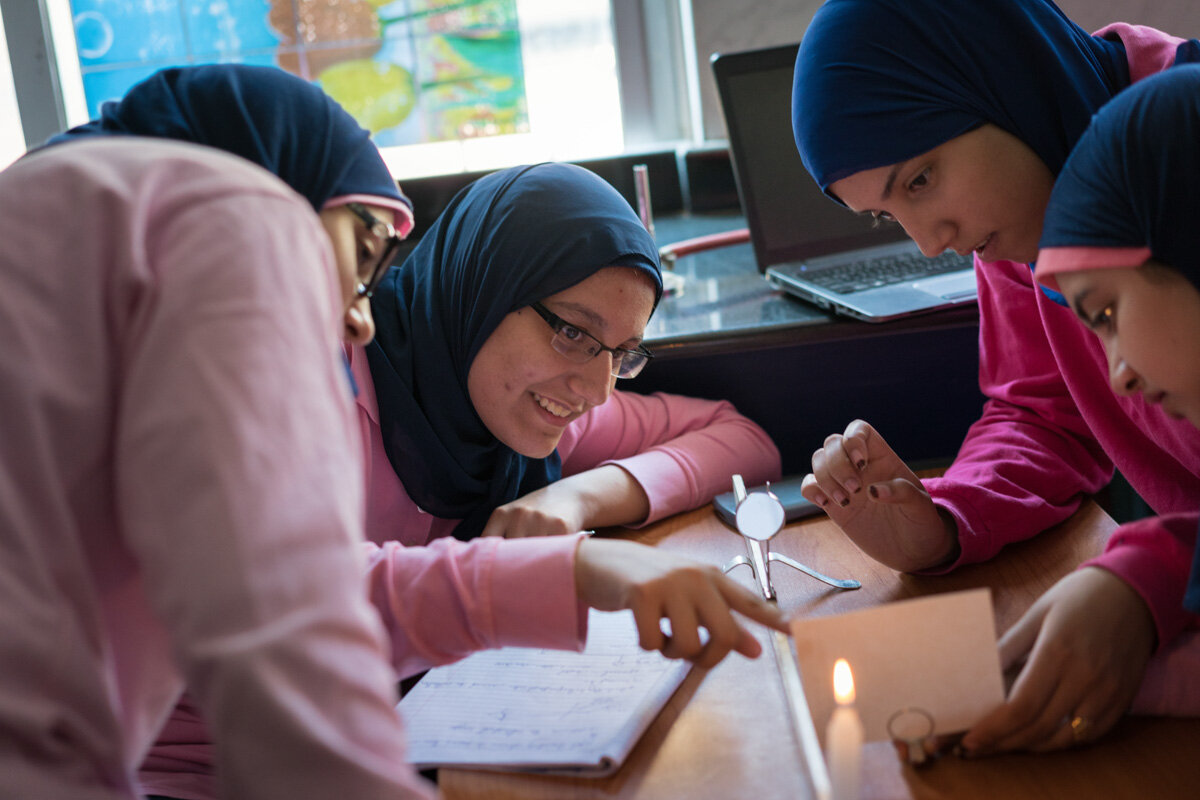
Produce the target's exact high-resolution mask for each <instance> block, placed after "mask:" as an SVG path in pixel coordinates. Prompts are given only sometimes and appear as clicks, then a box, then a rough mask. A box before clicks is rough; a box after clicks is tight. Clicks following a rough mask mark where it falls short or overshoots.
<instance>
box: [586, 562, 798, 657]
mask: <svg viewBox="0 0 1200 800" xmlns="http://www.w3.org/2000/svg"><path fill="white" fill-rule="evenodd" d="M575 582H576V586H577V591H578V594H579V598H580V600H582V601H583V602H584V603H585V604H586V605H588V606H589V607H591V608H596V609H599V610H601V611H618V610H621V609H626V608H629V609H632V610H633V616H634V619H635V620H636V621H637V628H638V636H639V641H640V644H641V646H642V648H643V649H645V650H660V651H662V653H663V655H665V656H667V657H668V658H686V659H688V660H690V661H692V662H694V663H695V664H696V665H697V666H700V667H711V666H713V665H715V664H717V663H718V662H719V661H720V660H721V659H723V658H724V657H725V655H726V654H727V653H728V652H729V651H730V650H736V651H737V652H739V653H741V654H742V655H744V656H747V657H749V658H755V657H757V656H758V655H759V654H760V653H761V652H762V646H761V645H760V644H759V643H758V640H757V639H755V638H754V636H753V635H752V634H751V633H750V632H749V631H748V630H746V628H745V627H743V625H742V623H741V622H739V621H738V619H737V618H736V617H735V616H734V614H733V612H734V611H737V612H738V613H740V614H744V615H745V616H747V617H749V618H750V619H752V620H755V621H756V622H761V623H762V624H764V625H767V626H769V627H772V628H775V629H776V630H780V631H785V632H786V631H787V625H786V623H785V621H784V618H783V614H782V613H781V612H780V610H779V608H778V606H776V605H774V604H772V603H768V602H766V601H765V600H763V599H761V598H760V597H759V596H758V595H756V594H754V593H753V592H751V591H750V590H749V589H747V588H746V587H744V586H742V585H741V584H739V583H736V582H734V581H732V580H730V579H729V578H727V577H725V576H724V575H723V574H721V571H720V570H719V569H717V568H716V567H713V566H709V565H705V564H700V563H698V562H695V561H692V560H690V559H687V558H684V557H682V556H679V555H676V554H674V553H670V552H667V551H664V550H658V549H656V548H654V547H648V546H645V545H640V544H635V543H634V542H626V541H620V540H616V539H583V540H582V541H581V542H580V543H579V551H578V554H577V556H576V560H575ZM662 619H667V620H669V621H670V623H671V635H670V636H667V635H666V634H664V633H663V631H662V629H661V627H660V620H662ZM701 627H704V628H705V629H707V630H708V642H706V643H704V642H702V641H701V638H700V630H699V629H700V628H701Z"/></svg>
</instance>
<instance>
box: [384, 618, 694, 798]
mask: <svg viewBox="0 0 1200 800" xmlns="http://www.w3.org/2000/svg"><path fill="white" fill-rule="evenodd" d="M690 668H691V665H690V664H689V663H688V662H686V661H672V660H669V659H666V658H664V657H663V656H662V655H660V654H658V653H656V652H646V651H644V650H642V649H641V648H640V647H638V637H637V631H636V628H635V626H634V621H633V614H632V612H628V611H623V612H616V613H602V612H598V611H595V610H593V611H592V612H591V614H590V616H589V618H588V642H587V648H586V650H585V651H584V652H583V653H573V652H564V651H561V650H536V649H527V648H515V647H506V648H504V649H502V650H487V651H484V652H480V653H476V654H474V655H472V656H470V657H468V658H466V659H464V660H462V661H459V662H458V663H456V664H451V665H449V666H445V667H438V668H436V669H432V670H430V671H429V672H428V673H427V674H426V675H425V676H424V677H423V678H421V680H420V682H419V683H418V684H417V685H416V686H415V687H414V688H413V689H412V690H411V691H410V692H409V693H408V694H407V695H405V697H404V699H403V700H401V701H400V703H399V704H398V705H397V706H396V708H397V710H398V711H399V712H400V715H401V716H402V717H403V718H404V725H405V728H406V730H407V735H408V758H409V761H411V762H412V763H413V764H415V765H416V766H417V768H418V769H429V768H434V767H457V768H462V769H491V770H506V771H507V770H519V771H537V772H545V773H556V772H557V773H566V774H572V775H594V776H603V775H608V774H610V773H612V772H615V771H616V770H617V769H618V768H619V767H620V766H621V764H622V763H623V762H624V761H625V758H626V757H627V756H628V755H629V753H630V751H631V750H632V749H633V746H634V745H635V744H637V741H638V739H639V738H640V737H641V735H642V733H643V732H644V731H645V730H646V728H647V727H649V725H650V723H651V722H653V721H654V718H655V717H656V716H657V715H658V713H659V711H661V710H662V708H663V706H665V705H666V703H667V701H668V700H669V699H670V698H671V695H672V694H674V692H675V690H676V689H677V688H679V685H680V684H681V683H682V682H683V679H684V678H685V677H686V676H687V673H688V670H689V669H690Z"/></svg>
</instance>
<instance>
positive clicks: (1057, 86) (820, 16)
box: [792, 0, 1129, 191]
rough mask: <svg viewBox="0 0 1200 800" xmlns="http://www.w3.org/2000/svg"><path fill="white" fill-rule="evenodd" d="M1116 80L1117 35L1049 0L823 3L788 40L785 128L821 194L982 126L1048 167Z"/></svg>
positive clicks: (1125, 78) (1124, 79)
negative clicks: (1103, 33)
mask: <svg viewBox="0 0 1200 800" xmlns="http://www.w3.org/2000/svg"><path fill="white" fill-rule="evenodd" d="M1128 84H1129V67H1128V63H1127V60H1126V56H1125V49H1124V47H1123V46H1122V45H1121V44H1120V42H1114V41H1106V40H1103V39H1097V38H1095V37H1093V36H1091V35H1090V34H1088V33H1087V31H1085V30H1083V29H1082V28H1080V27H1079V26H1078V25H1076V24H1075V23H1073V22H1071V20H1069V19H1067V17H1066V16H1065V15H1064V14H1063V13H1062V11H1060V10H1059V9H1058V7H1057V6H1055V5H1054V4H1053V3H1051V2H1049V0H827V2H826V3H825V4H824V5H823V6H821V8H820V9H819V10H818V11H817V14H816V16H815V17H814V18H813V21H812V24H811V25H810V26H809V28H808V30H807V32H806V33H805V34H804V39H803V41H802V42H801V44H800V52H799V55H798V56H797V59H796V74H795V79H794V83H793V91H792V128H793V132H794V133H795V137H796V145H797V147H798V148H799V150H800V155H801V157H802V158H803V160H804V165H805V167H807V168H808V171H809V173H810V174H812V176H813V177H814V178H815V179H816V181H817V183H818V184H820V186H821V188H822V189H824V190H826V191H827V190H828V189H829V184H831V183H833V182H834V181H837V180H840V179H842V178H845V177H847V176H850V175H853V174H854V173H856V172H861V171H863V170H866V169H874V168H876V167H882V166H886V165H890V164H897V163H900V162H902V161H907V160H908V159H910V158H913V157H915V156H918V155H920V154H921V153H925V152H928V151H929V150H932V149H933V148H935V147H937V146H939V145H941V144H943V143H944V142H947V141H949V140H950V139H953V138H954V137H956V136H959V135H961V134H964V133H967V132H968V131H971V130H973V129H974V128H977V127H978V126H979V125H981V124H983V123H992V124H994V125H997V126H998V127H1000V128H1003V129H1004V130H1006V131H1008V132H1009V133H1011V134H1013V135H1014V136H1016V137H1017V138H1019V139H1021V140H1022V141H1023V142H1025V144H1027V145H1029V147H1030V148H1031V149H1032V150H1033V151H1034V152H1035V153H1037V154H1038V156H1040V157H1041V159H1042V160H1043V161H1044V162H1045V163H1046V166H1048V167H1049V168H1050V170H1051V172H1053V173H1054V174H1058V171H1059V170H1060V169H1062V165H1063V162H1064V161H1066V158H1067V154H1068V153H1069V152H1070V151H1071V148H1072V147H1073V146H1074V144H1075V142H1076V140H1077V139H1078V138H1079V136H1080V135H1081V134H1082V133H1083V131H1084V129H1085V128H1086V127H1087V124H1088V121H1089V120H1090V119H1091V116H1092V114H1093V113H1095V112H1096V110H1097V109H1099V108H1100V106H1102V105H1104V104H1105V103H1106V102H1108V100H1109V99H1110V98H1111V97H1113V95H1115V94H1116V93H1117V92H1118V91H1120V90H1121V89H1123V88H1124V87H1125V86H1127V85H1128Z"/></svg>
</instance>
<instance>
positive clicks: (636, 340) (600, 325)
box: [557, 301, 644, 345]
mask: <svg viewBox="0 0 1200 800" xmlns="http://www.w3.org/2000/svg"><path fill="white" fill-rule="evenodd" d="M557 305H558V306H559V307H561V308H565V309H570V310H572V311H574V312H576V313H577V314H579V315H580V316H583V317H585V318H586V319H587V321H586V322H584V323H583V324H584V325H586V326H587V331H586V332H587V333H589V334H592V333H594V332H596V331H599V332H600V333H607V332H608V321H607V320H605V319H604V317H602V316H600V315H599V314H597V313H596V312H595V311H593V310H592V309H590V308H588V307H587V306H584V305H580V304H578V303H571V302H561V301H560V302H559V303H558V304H557ZM643 338H644V334H643V335H640V336H634V337H632V338H631V339H628V340H627V341H628V342H632V343H633V344H634V345H639V344H641V343H642V339H643Z"/></svg>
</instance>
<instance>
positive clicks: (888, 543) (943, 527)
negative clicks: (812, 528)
mask: <svg viewBox="0 0 1200 800" xmlns="http://www.w3.org/2000/svg"><path fill="white" fill-rule="evenodd" d="M812 470H813V471H812V472H811V473H809V474H808V475H806V476H805V478H804V482H803V484H802V486H801V490H800V491H801V494H803V495H804V497H805V498H807V499H808V500H809V501H811V502H813V503H816V504H817V505H819V506H821V507H822V508H823V509H824V510H825V513H826V514H828V515H829V518H830V519H832V520H833V521H834V522H835V523H837V525H838V527H840V528H841V529H842V530H843V531H844V532H845V533H846V535H847V536H849V537H850V540H851V541H853V542H854V544H856V545H857V546H858V547H859V548H860V549H861V550H862V551H863V552H864V553H866V554H867V555H869V556H871V558H874V559H875V560H876V561H879V562H880V563H882V564H886V565H887V566H889V567H891V568H892V569H895V570H899V571H901V572H912V571H914V570H919V569H925V568H928V567H932V566H935V565H937V564H940V563H942V562H944V561H946V560H948V559H950V558H951V557H953V556H954V554H955V553H956V552H957V548H958V539H957V532H956V530H955V525H954V522H953V520H952V519H951V518H950V517H949V514H946V513H945V512H941V511H939V510H938V508H937V506H935V505H934V504H933V499H932V498H930V496H929V493H928V492H926V491H925V488H924V487H923V486H922V485H921V481H920V479H919V478H918V477H917V476H916V474H914V473H913V471H912V470H911V469H909V468H908V466H907V465H906V464H905V463H904V462H903V461H901V460H900V458H899V456H897V455H896V453H895V452H894V451H893V450H892V448H891V447H889V446H888V443H887V442H886V441H884V439H883V437H882V436H880V435H879V433H878V432H877V431H876V430H875V429H874V428H873V427H871V425H869V424H868V423H866V422H863V421H862V420H855V421H854V422H851V423H850V424H849V425H848V426H847V427H846V430H845V432H844V433H841V434H836V433H835V434H832V435H830V436H829V437H828V438H827V439H826V440H825V444H824V446H823V447H822V448H821V449H820V450H817V451H816V452H815V453H813V457H812Z"/></svg>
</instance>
